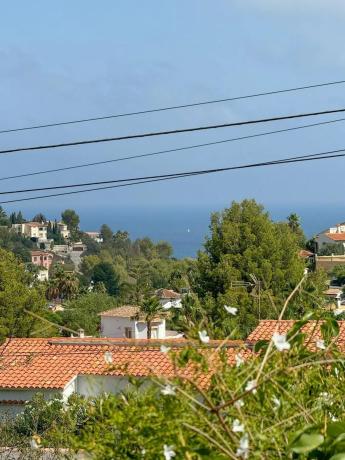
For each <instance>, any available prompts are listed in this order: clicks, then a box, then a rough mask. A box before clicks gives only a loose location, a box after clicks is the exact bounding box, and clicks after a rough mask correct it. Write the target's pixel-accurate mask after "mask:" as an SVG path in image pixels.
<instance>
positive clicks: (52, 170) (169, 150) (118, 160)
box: [0, 118, 345, 181]
mask: <svg viewBox="0 0 345 460" xmlns="http://www.w3.org/2000/svg"><path fill="white" fill-rule="evenodd" d="M339 121H345V118H337V119H335V120H330V121H321V122H318V123H311V124H308V125H302V126H295V127H292V128H285V129H278V130H275V131H266V132H263V133H258V134H251V135H248V136H240V137H233V138H230V139H224V140H221V141H215V142H206V143H203V144H194V145H189V146H186V147H178V148H174V149H168V150H158V151H157V152H150V153H143V154H140V155H129V156H125V157H120V158H114V159H113V160H104V161H94V162H90V163H82V164H79V165H74V166H65V167H62V168H55V169H45V170H41V171H34V172H31V173H24V174H17V175H14V176H6V177H0V181H4V180H10V179H18V178H23V177H30V176H37V175H40V174H49V173H53V172H61V171H68V170H72V169H79V168H87V167H90V166H98V165H103V164H109V163H117V162H120V161H126V160H134V159H137V158H146V157H151V156H156V155H162V154H165V153H172V152H180V151H184V150H190V149H196V148H200V147H209V146H211V145H220V144H225V143H227V142H234V141H240V140H245V139H252V138H255V137H262V136H268V135H271V134H278V133H284V132H288V131H295V130H299V129H305V128H311V127H315V126H321V125H328V124H331V123H337V122H339Z"/></svg>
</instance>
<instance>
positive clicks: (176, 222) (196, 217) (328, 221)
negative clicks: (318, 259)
mask: <svg viewBox="0 0 345 460" xmlns="http://www.w3.org/2000/svg"><path fill="white" fill-rule="evenodd" d="M265 207H266V209H267V210H268V211H269V213H270V215H271V217H272V219H274V220H284V219H286V217H287V216H288V215H289V214H290V213H291V212H296V213H297V214H298V215H299V216H300V218H301V222H302V226H303V230H304V232H305V234H306V235H307V237H308V238H311V237H312V236H313V235H315V234H316V233H318V232H320V231H322V230H324V229H325V228H327V227H329V226H332V225H334V224H336V223H339V222H343V221H345V205H341V204H335V205H326V204H320V205H319V206H316V205H314V206H311V205H305V204H304V205H303V204H294V205H286V204H284V205H281V206H279V205H276V204H274V205H271V206H270V205H266V206H265ZM113 209H114V210H112V211H111V212H110V211H109V208H102V207H98V208H96V209H90V208H88V209H87V210H86V209H76V211H77V212H78V213H79V215H80V219H81V228H82V229H83V230H97V229H99V227H100V226H101V224H103V223H106V224H108V225H109V226H110V227H111V228H112V229H113V231H117V230H127V231H128V232H129V233H130V237H131V238H133V239H135V238H139V237H144V236H148V237H150V238H152V239H153V240H155V241H158V240H166V241H168V242H170V243H171V244H172V246H173V248H174V256H175V257H177V258H181V257H194V256H195V255H196V254H197V251H198V250H199V249H201V247H202V244H203V242H204V240H205V236H206V235H207V233H208V230H209V229H208V226H209V222H210V214H211V213H212V212H214V211H219V210H221V209H223V207H222V206H219V207H218V208H217V207H216V206H205V207H192V206H188V207H187V206H184V207H183V206H182V207H177V206H174V207H172V206H169V207H154V206H152V205H148V206H147V207H128V208H124V207H115V208H113ZM57 215H58V212H57Z"/></svg>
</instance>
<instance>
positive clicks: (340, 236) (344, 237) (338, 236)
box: [326, 233, 345, 241]
mask: <svg viewBox="0 0 345 460" xmlns="http://www.w3.org/2000/svg"><path fill="white" fill-rule="evenodd" d="M326 236H327V237H328V238H330V239H331V240H333V241H345V233H326Z"/></svg>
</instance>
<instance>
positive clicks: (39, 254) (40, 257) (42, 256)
mask: <svg viewBox="0 0 345 460" xmlns="http://www.w3.org/2000/svg"><path fill="white" fill-rule="evenodd" d="M53 259H54V255H53V254H52V253H51V252H49V251H31V263H32V264H33V265H36V266H38V267H43V268H45V269H46V270H49V269H50V267H51V265H52V263H53Z"/></svg>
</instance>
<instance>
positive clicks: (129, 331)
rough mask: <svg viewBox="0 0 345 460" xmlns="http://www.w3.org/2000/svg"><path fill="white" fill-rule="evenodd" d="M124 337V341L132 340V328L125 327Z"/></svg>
mask: <svg viewBox="0 0 345 460" xmlns="http://www.w3.org/2000/svg"><path fill="white" fill-rule="evenodd" d="M125 337H126V339H132V338H133V336H132V328H131V327H125Z"/></svg>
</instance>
